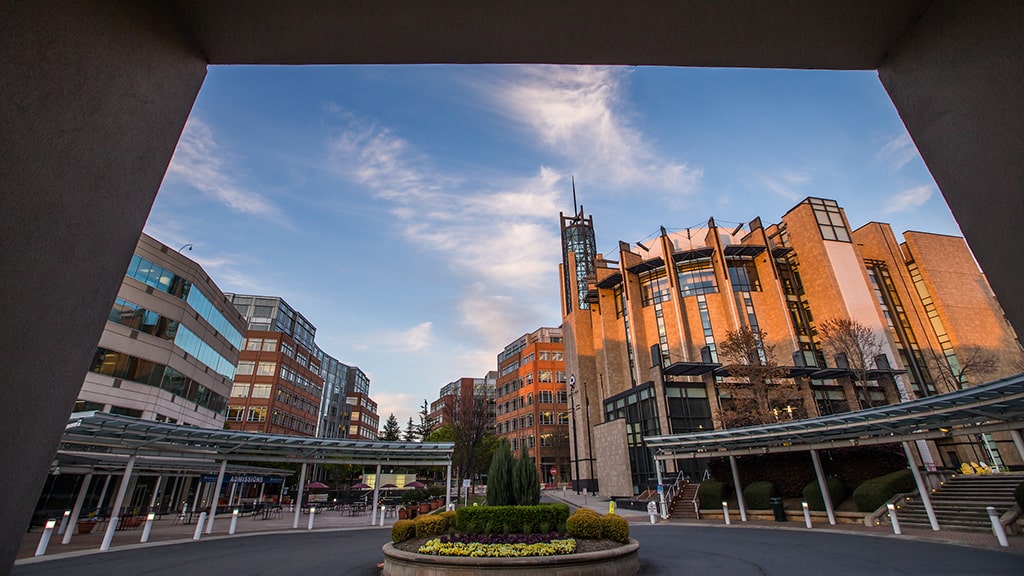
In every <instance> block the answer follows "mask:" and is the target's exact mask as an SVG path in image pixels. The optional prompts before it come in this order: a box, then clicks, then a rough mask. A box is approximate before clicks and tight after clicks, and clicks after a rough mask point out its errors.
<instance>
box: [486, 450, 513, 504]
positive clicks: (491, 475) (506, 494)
mask: <svg viewBox="0 0 1024 576" xmlns="http://www.w3.org/2000/svg"><path fill="white" fill-rule="evenodd" d="M514 474H515V459H513V458H512V445H511V444H509V441H508V440H507V439H505V438H502V439H501V440H498V447H497V448H496V449H495V450H494V458H493V459H492V460H491V468H490V470H489V471H488V473H487V504H489V505H491V506H510V505H512V504H515V497H514V496H513V492H512V490H513V486H512V483H513V479H514Z"/></svg>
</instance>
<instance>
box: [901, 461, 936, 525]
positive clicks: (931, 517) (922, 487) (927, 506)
mask: <svg viewBox="0 0 1024 576" xmlns="http://www.w3.org/2000/svg"><path fill="white" fill-rule="evenodd" d="M902 444H903V453H904V454H906V455H907V466H910V471H911V472H912V473H913V474H914V482H915V483H916V484H917V491H918V493H920V495H921V503H922V504H924V511H925V512H927V513H928V522H930V523H931V525H932V530H938V529H939V519H938V518H936V517H935V509H934V508H932V499H931V497H930V496H929V492H930V490H929V488H928V485H927V484H925V482H924V478H922V477H921V471H920V470H918V468H917V461H916V460H914V453H913V451H912V450H911V448H910V442H906V441H904V442H903V443H902Z"/></svg>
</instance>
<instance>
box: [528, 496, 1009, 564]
mask: <svg viewBox="0 0 1024 576" xmlns="http://www.w3.org/2000/svg"><path fill="white" fill-rule="evenodd" d="M542 494H543V495H544V496H545V497H547V498H549V499H551V500H555V501H559V502H565V503H566V504H569V505H570V506H573V507H576V508H582V507H586V508H590V509H592V510H594V511H596V512H599V513H601V514H606V513H608V504H609V500H608V498H604V497H601V496H598V497H594V496H593V495H588V496H586V497H584V496H583V495H582V494H580V495H577V494H576V493H575V492H574V491H572V490H566V491H565V492H564V493H563V491H562V490H547V491H544V492H542ZM615 513H616V514H619V515H620V516H623V517H625V518H626V519H627V520H629V522H630V523H641V524H646V523H649V522H650V516H648V515H647V513H646V512H642V511H637V510H628V509H625V508H620V507H618V506H616V508H615ZM657 523H658V524H659V525H666V524H668V525H676V526H681V525H685V526H701V525H704V526H709V527H711V526H714V527H719V528H764V529H776V530H797V531H807V530H808V528H807V527H806V526H805V525H804V523H803V522H802V521H801V522H771V521H764V520H751V521H748V522H741V521H740V518H739V511H738V510H734V511H733V514H732V524H730V525H729V526H728V527H726V526H725V523H724V522H723V521H722V520H721V519H718V520H673V519H669V520H662V519H661V517H660V516H659V517H658V518H657ZM810 530H815V531H823V532H835V533H842V534H860V535H864V536H878V537H887V538H905V539H911V540H921V541H929V542H938V543H942V544H957V545H961V546H970V547H973V548H983V549H987V550H1001V551H1004V552H1016V553H1018V554H1022V555H1024V536H1022V535H1016V536H1014V535H1007V540H1008V541H1009V544H1010V546H1009V548H1004V547H1002V546H1000V545H999V542H998V541H997V540H996V537H995V535H994V534H992V533H991V532H963V531H954V530H939V531H938V532H936V531H934V530H929V529H921V528H911V527H907V526H903V527H902V531H903V534H902V535H899V536H897V535H895V534H893V532H892V526H891V525H890V524H883V525H881V526H871V527H868V526H865V525H864V524H863V523H839V524H836V525H835V526H829V525H828V524H821V523H816V524H814V527H813V528H811V529H810Z"/></svg>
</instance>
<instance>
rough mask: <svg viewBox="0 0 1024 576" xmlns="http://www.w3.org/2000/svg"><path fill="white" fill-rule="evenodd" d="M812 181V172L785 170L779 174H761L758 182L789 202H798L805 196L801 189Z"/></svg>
mask: <svg viewBox="0 0 1024 576" xmlns="http://www.w3.org/2000/svg"><path fill="white" fill-rule="evenodd" d="M810 181H811V176H810V174H806V173H803V172H793V171H786V170H783V171H781V172H779V173H777V174H771V175H767V174H765V175H761V176H759V177H758V179H757V184H758V185H760V186H762V187H764V188H767V189H768V190H771V191H772V192H774V193H775V194H777V195H779V196H781V197H782V198H785V199H786V200H787V201H789V202H796V201H797V200H800V199H801V198H803V196H804V194H803V193H802V192H800V189H801V188H802V187H803V186H804V185H805V184H807V183H809V182H810Z"/></svg>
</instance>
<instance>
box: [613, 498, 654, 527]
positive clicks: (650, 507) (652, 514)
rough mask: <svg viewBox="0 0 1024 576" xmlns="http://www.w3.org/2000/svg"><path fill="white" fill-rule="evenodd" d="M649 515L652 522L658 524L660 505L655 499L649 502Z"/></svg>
mask: <svg viewBox="0 0 1024 576" xmlns="http://www.w3.org/2000/svg"><path fill="white" fill-rule="evenodd" d="M611 513H612V512H610V514H611ZM647 515H648V516H650V517H651V524H652V525H653V524H656V523H657V522H658V521H657V516H658V505H657V504H655V503H654V500H651V501H650V502H648V503H647Z"/></svg>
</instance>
